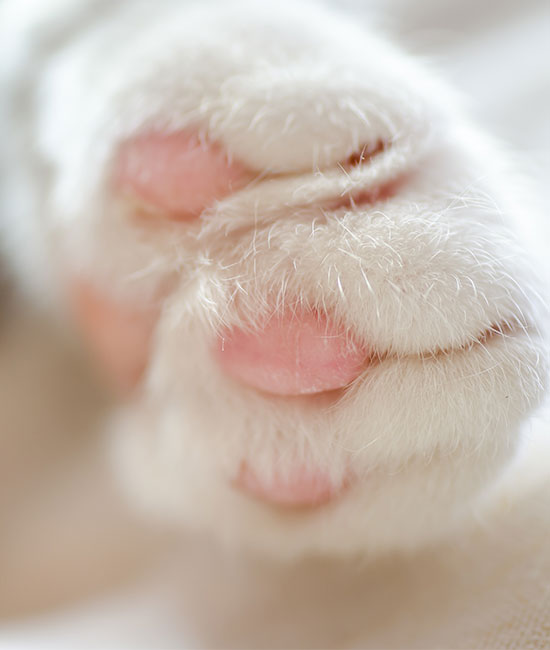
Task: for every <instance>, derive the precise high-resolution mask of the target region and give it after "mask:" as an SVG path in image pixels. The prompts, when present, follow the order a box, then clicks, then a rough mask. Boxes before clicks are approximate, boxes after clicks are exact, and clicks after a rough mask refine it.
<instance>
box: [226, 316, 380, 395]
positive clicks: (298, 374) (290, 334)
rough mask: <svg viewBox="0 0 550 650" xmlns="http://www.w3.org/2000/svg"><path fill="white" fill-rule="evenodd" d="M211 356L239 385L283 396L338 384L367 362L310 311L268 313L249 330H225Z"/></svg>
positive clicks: (336, 330)
mask: <svg viewBox="0 0 550 650" xmlns="http://www.w3.org/2000/svg"><path fill="white" fill-rule="evenodd" d="M214 354H215V357H216V359H217V361H218V362H219V364H220V366H221V367H222V369H223V370H224V371H225V372H226V373H227V374H228V375H230V376H232V377H234V378H235V379H237V380H239V381H241V382H242V383H243V384H246V385H248V386H250V387H252V388H256V389H258V390H261V391H265V392H267V393H272V394H275V395H288V396H291V395H308V394H315V393H322V392H325V391H330V390H335V389H338V388H343V387H344V386H347V385H348V384H350V383H351V382H352V381H353V380H354V379H356V378H357V377H358V376H359V375H360V374H361V372H362V371H363V370H364V368H365V367H366V366H367V364H368V362H369V353H368V351H367V350H366V348H365V346H361V345H359V344H357V342H355V341H353V340H352V339H351V338H350V336H349V335H347V334H346V332H345V330H344V329H343V328H342V327H339V326H338V325H336V324H334V323H332V322H331V321H330V320H329V319H328V318H327V317H326V316H325V315H323V314H319V313H317V312H313V311H304V312H302V313H298V314H295V313H286V314H283V315H274V316H273V317H272V318H269V319H266V320H265V321H264V322H263V323H261V324H260V326H259V327H257V328H255V329H254V330H252V331H249V330H246V329H238V328H233V329H226V330H224V331H223V332H221V334H220V337H219V339H218V340H217V342H216V347H215V350H214Z"/></svg>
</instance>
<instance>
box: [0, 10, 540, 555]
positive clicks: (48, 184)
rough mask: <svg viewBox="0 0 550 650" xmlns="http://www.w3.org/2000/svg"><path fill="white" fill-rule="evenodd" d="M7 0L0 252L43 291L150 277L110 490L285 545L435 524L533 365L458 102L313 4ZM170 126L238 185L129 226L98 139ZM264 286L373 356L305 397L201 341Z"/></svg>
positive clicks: (254, 305) (425, 73)
mask: <svg viewBox="0 0 550 650" xmlns="http://www.w3.org/2000/svg"><path fill="white" fill-rule="evenodd" d="M16 4H17V3H13V5H12V4H11V3H10V2H8V3H6V4H5V5H4V6H3V8H2V10H3V12H4V16H3V18H4V20H0V24H4V25H7V26H8V30H9V39H8V35H6V36H5V38H6V39H7V40H9V43H10V44H11V50H10V52H11V54H10V56H9V57H7V59H8V61H7V62H4V63H3V69H2V75H3V83H4V84H5V85H7V86H8V87H9V90H10V93H9V94H8V96H7V98H6V101H5V102H4V105H3V108H2V111H3V115H4V118H5V121H7V123H9V124H10V130H9V132H8V133H7V143H6V147H5V161H3V165H5V170H6V178H7V179H8V180H7V182H6V183H5V188H3V201H4V206H5V207H4V209H3V212H4V215H3V216H4V219H3V221H4V223H3V225H4V230H5V232H6V241H7V242H8V246H7V251H8V254H9V255H10V257H11V259H12V260H13V262H14V268H16V269H17V270H18V272H19V275H20V276H21V278H22V280H23V281H24V282H26V284H27V286H28V287H30V288H31V291H32V292H33V293H34V294H35V295H41V296H44V295H47V296H48V297H49V298H48V299H50V300H51V299H52V297H54V296H55V297H56V298H57V300H58V303H60V304H62V303H63V290H64V283H65V279H66V277H67V276H69V275H71V274H72V275H74V274H83V275H86V276H87V277H90V278H92V279H93V281H94V282H95V283H96V284H97V285H98V286H99V287H101V288H102V289H104V290H107V291H109V292H110V293H113V294H114V295H115V296H120V297H121V298H126V297H129V298H131V299H138V300H140V301H142V302H147V301H154V300H155V299H156V296H157V295H158V292H159V290H160V288H161V287H165V286H170V287H172V289H171V292H170V295H169V297H168V298H167V299H166V301H165V302H164V304H163V307H162V315H161V318H160V321H159V323H158V325H157V328H156V332H155V337H154V346H153V351H152V356H151V360H150V365H149V368H148V372H147V376H146V377H145V380H144V385H143V388H142V390H141V391H140V392H139V394H138V395H136V397H135V398H134V400H133V401H132V403H131V404H127V405H125V406H124V407H121V408H120V409H119V411H118V412H117V413H116V414H115V415H114V417H113V424H112V439H113V440H114V441H115V445H114V448H115V452H116V457H117V462H118V468H119V470H120V472H121V474H122V476H123V477H124V480H125V482H126V484H127V485H128V487H129V489H130V491H131V492H132V494H133V495H134V496H135V497H136V500H137V501H138V502H139V503H141V504H142V506H144V507H145V508H146V509H147V510H148V511H149V512H151V513H153V514H154V515H160V516H162V517H168V518H169V519H170V520H174V521H178V522H180V521H181V522H182V523H184V524H185V525H186V526H191V527H199V528H206V529H212V530H215V531H216V533H217V534H218V535H220V536H221V538H222V539H224V540H227V541H228V542H229V543H235V542H238V543H242V544H250V545H251V546H253V547H255V548H256V547H259V548H261V549H263V550H267V551H269V552H272V553H274V554H276V555H280V556H286V557H291V556H294V555H297V554H302V553H306V552H322V553H325V552H330V553H350V552H368V553H376V552H382V551H387V550H394V549H397V550H409V549H414V548H416V547H418V546H420V545H422V544H426V543H429V542H432V541H435V540H437V539H439V538H441V537H442V536H445V535H448V534H449V533H450V532H451V531H452V530H454V528H455V527H456V526H457V525H460V524H461V522H463V521H464V518H465V517H466V516H467V515H468V514H469V513H471V512H472V510H473V509H475V506H476V504H477V503H478V501H479V499H480V498H482V497H483V494H484V492H485V490H486V488H487V486H489V485H490V484H491V482H492V481H493V480H494V479H495V478H496V477H497V476H498V474H499V472H500V471H501V469H502V468H503V466H504V465H505V464H506V463H507V462H508V460H509V459H510V458H511V457H512V456H513V455H514V453H515V450H516V447H517V444H518V441H519V439H520V425H521V423H522V421H523V420H524V419H525V418H526V416H527V415H528V414H529V413H530V412H531V410H532V409H533V408H534V407H535V406H536V405H537V404H538V403H539V402H540V400H541V397H542V394H543V391H544V385H545V382H546V374H547V359H546V343H545V341H544V338H543V336H542V334H541V331H540V329H541V328H540V327H539V325H540V323H541V318H542V315H543V313H544V301H543V300H541V298H540V294H541V286H540V285H541V281H540V273H539V272H538V271H537V267H536V262H534V261H533V260H534V259H535V256H534V251H535V250H536V240H535V238H533V237H532V236H531V235H530V226H529V225H528V224H530V223H535V222H536V215H534V214H532V212H531V210H530V209H528V208H526V206H527V203H526V202H525V201H524V200H523V198H522V196H521V192H520V191H519V189H520V186H521V182H520V181H518V180H517V176H516V175H515V174H514V173H513V172H512V171H511V170H510V169H508V165H507V163H506V159H505V156H504V155H503V154H502V152H501V151H500V150H499V149H498V147H497V146H496V145H495V144H494V143H492V142H491V141H490V140H489V138H487V137H486V136H485V135H484V134H482V133H480V132H479V131H477V130H476V129H475V127H473V126H472V125H471V124H470V123H469V122H468V120H467V118H466V117H465V110H464V108H463V107H462V106H461V100H460V98H458V97H457V96H456V94H455V93H453V92H452V91H451V90H450V89H448V88H447V87H446V86H445V85H444V84H443V83H442V82H441V81H439V80H438V79H437V78H436V77H435V76H434V75H432V73H431V72H430V71H429V70H427V69H426V67H425V66H424V67H423V66H421V65H419V64H418V63H417V62H415V61H413V60H412V59H411V58H410V57H408V56H407V55H405V54H403V53H401V52H400V51H398V50H397V49H396V48H394V47H393V46H392V45H391V44H389V43H388V42H387V41H386V40H385V39H384V38H381V37H380V36H378V35H377V33H376V30H375V29H374V28H373V27H372V26H368V25H357V24H355V23H354V22H353V21H352V20H351V19H348V18H347V17H345V16H343V15H339V14H337V13H336V12H334V11H332V10H330V9H327V8H325V7H323V6H321V5H318V4H306V3H304V4H302V3H295V2H293V3H288V4H287V3H277V5H276V6H271V5H270V4H269V5H267V4H266V3H261V4H260V3H252V2H239V3H208V4H205V3H196V4H195V3H181V2H175V1H174V2H172V1H170V0H164V1H163V2H162V3H161V2H159V3H149V2H137V1H133V2H118V3H116V4H115V5H114V6H112V5H111V4H110V3H101V2H87V3H82V2H80V3H72V2H69V1H67V0H64V1H63V2H60V1H58V2H56V3H54V5H55V9H53V8H52V4H51V3H49V5H48V7H47V8H46V7H45V6H40V5H37V6H33V4H32V3H30V4H28V5H27V9H28V13H26V12H22V11H17V10H16V9H15V8H14V7H15V5H16ZM16 18H17V20H16ZM18 21H19V24H18ZM36 34H40V35H41V40H39V41H36ZM2 37H4V34H2ZM22 107H23V108H24V110H23V108H22ZM189 126H193V127H197V126H198V128H200V129H201V130H202V131H203V132H204V133H205V134H207V135H208V137H211V138H213V139H215V140H217V141H219V142H222V143H223V144H224V146H225V147H226V148H227V150H228V151H229V153H230V155H234V156H235V157H237V158H239V159H240V160H242V161H244V163H246V164H247V165H248V166H249V167H250V168H252V169H254V170H256V171H257V172H258V177H257V180H256V181H254V182H253V183H252V184H251V185H250V186H248V187H247V188H245V189H243V190H241V191H239V192H237V193H235V194H234V195H232V196H231V197H229V198H226V199H224V200H222V201H220V202H218V203H217V204H216V205H215V206H213V207H212V208H211V209H209V210H207V211H206V212H205V213H204V214H203V216H202V218H201V219H200V220H199V221H197V222H196V223H195V224H191V225H185V227H182V225H181V224H171V223H168V222H166V223H163V224H162V225H161V226H159V227H156V228H151V227H150V226H148V225H147V226H144V225H143V224H140V223H138V222H136V221H135V219H133V218H132V214H133V209H134V206H132V205H131V204H129V203H128V202H127V201H124V200H123V199H120V198H118V197H115V196H114V195H113V192H112V188H111V185H110V178H111V170H112V161H113V156H114V154H115V152H116V147H117V145H118V143H120V142H122V141H123V140H124V139H126V138H128V137H130V136H132V135H133V134H136V133H141V132H146V131H149V130H151V129H154V130H163V131H173V130H178V129H181V128H186V127H189ZM375 150H376V151H377V153H376V154H375V155H372V156H368V155H367V156H366V157H365V160H364V161H363V163H362V164H359V165H346V161H347V160H349V158H350V156H352V155H354V154H357V153H358V152H359V153H360V152H362V151H364V152H366V153H367V154H368V153H369V152H371V151H375ZM397 180H398V181H399V183H398V186H397V191H396V192H395V195H394V196H392V197H390V198H388V199H387V200H384V201H379V202H375V203H374V204H370V203H367V204H364V203H363V202H362V200H361V198H362V196H364V193H365V192H367V191H368V190H370V189H373V188H376V187H380V186H381V185H383V184H385V183H389V182H393V181H397ZM37 289H38V291H37ZM272 305H275V306H276V307H277V308H278V309H281V310H282V309H283V308H285V309H288V308H291V309H292V308H297V307H298V306H300V307H301V306H308V307H311V308H314V309H323V310H326V311H327V312H330V313H331V314H334V315H335V318H336V319H337V320H338V322H339V323H341V324H343V325H344V326H345V327H346V329H347V330H348V331H350V332H352V333H353V336H354V337H358V338H359V339H360V340H361V341H363V342H364V343H365V344H366V345H368V346H369V348H370V349H372V350H373V352H374V354H375V356H376V357H377V359H378V361H377V363H376V364H375V365H373V366H371V367H370V368H369V369H368V371H367V372H365V373H364V375H362V376H360V377H359V378H358V379H357V380H356V381H355V382H354V384H353V385H352V386H351V387H349V388H348V389H347V390H346V392H345V394H344V395H343V396H342V397H341V398H340V399H339V400H338V401H336V402H334V403H331V404H330V405H328V406H327V405H326V404H324V403H322V402H320V401H315V400H311V399H306V398H293V399H285V398H276V397H270V396H265V395H262V394H259V393H257V392H255V391H253V390H251V389H247V388H245V387H243V386H241V385H239V384H237V383H235V382H232V381H231V380H230V379H228V378H227V377H226V376H224V375H223V374H222V373H221V372H220V370H219V368H218V367H217V366H216V364H215V363H214V362H213V361H212V359H211V355H210V347H211V342H212V340H213V338H214V337H215V336H216V333H217V332H218V331H219V330H220V328H221V327H222V326H227V325H246V326H250V324H252V325H253V324H254V322H256V321H257V320H258V319H259V317H261V316H262V315H263V314H264V313H267V312H268V310H269V309H270V308H271V306H272ZM243 460H244V461H246V462H247V463H249V464H251V465H252V466H254V467H255V468H256V470H257V471H258V472H261V473H262V474H265V475H269V473H272V472H274V471H277V472H278V473H282V474H283V475H284V473H285V472H290V471H291V469H292V467H294V466H295V465H296V463H299V464H302V465H305V466H306V467H316V468H320V469H322V470H323V471H324V472H328V473H329V474H330V476H331V477H332V479H333V481H334V482H335V483H339V482H340V483H341V482H343V481H344V480H345V478H344V477H345V476H347V475H348V474H349V473H351V474H352V475H353V476H354V481H353V485H352V486H351V489H350V490H349V491H348V492H347V493H346V495H345V497H344V498H342V499H341V500H338V501H335V502H334V503H332V504H329V505H327V506H325V507H324V508H322V509H318V510H315V511H311V512H303V513H296V512H290V513H289V512H282V511H279V510H275V509H273V508H270V507H266V506H265V505H263V504H260V503H257V502H255V501H253V500H251V499H250V498H249V497H247V496H245V495H243V494H241V493H239V492H238V491H236V490H235V489H234V488H233V487H232V486H231V481H232V478H233V477H234V476H235V474H236V472H237V471H238V468H239V465H240V464H241V463H242V462H243Z"/></svg>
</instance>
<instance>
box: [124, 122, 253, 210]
mask: <svg viewBox="0 0 550 650" xmlns="http://www.w3.org/2000/svg"><path fill="white" fill-rule="evenodd" d="M253 177H254V174H253V173H252V172H251V171H249V170H248V169H247V168H246V167H245V166H244V165H243V164H242V163H240V162H239V161H237V160H230V158H229V157H228V155H227V152H226V151H225V150H224V149H223V148H222V147H221V146H220V145H219V144H217V143H215V142H209V141H207V140H204V139H202V138H200V137H199V135H197V134H196V133H195V132H194V131H177V132H174V133H158V132H151V133H148V134H145V135H138V136H136V137H134V138H132V139H130V140H127V141H126V142H123V143H122V144H121V145H120V147H119V150H118V153H117V156H116V159H115V166H114V183H115V187H116V189H117V190H118V191H120V192H122V193H124V194H127V195H129V196H131V197H133V198H135V199H137V200H139V201H141V202H143V203H144V204H145V205H146V206H149V207H150V208H151V209H152V210H155V211H158V212H160V213H162V214H164V215H165V216H166V217H168V218H170V219H173V220H176V221H189V220H192V219H195V218H197V217H198V216H199V215H200V214H201V212H203V211H204V210H205V209H206V208H208V207H210V206H211V205H212V204H214V203H215V202H216V201H218V200H220V199H223V198H224V197H225V196H229V195H230V194H232V193H233V192H235V191H236V190H238V189H240V188H242V187H243V186H244V185H246V184H247V183H249V182H250V181H251V180H252V178H253Z"/></svg>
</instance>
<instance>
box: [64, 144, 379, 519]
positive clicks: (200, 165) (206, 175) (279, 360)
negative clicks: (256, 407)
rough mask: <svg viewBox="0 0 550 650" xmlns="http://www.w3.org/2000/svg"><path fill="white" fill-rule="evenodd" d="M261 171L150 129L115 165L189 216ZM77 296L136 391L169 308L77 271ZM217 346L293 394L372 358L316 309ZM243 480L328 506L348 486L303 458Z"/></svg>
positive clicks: (236, 367)
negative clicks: (133, 298)
mask: <svg viewBox="0 0 550 650" xmlns="http://www.w3.org/2000/svg"><path fill="white" fill-rule="evenodd" d="M252 178H253V174H252V172H250V171H249V170H247V169H246V167H245V166H244V165H243V164H241V163H240V162H238V161H230V160H229V158H228V156H227V155H226V153H225V152H224V150H223V149H222V148H221V146H220V145H218V144H216V143H211V142H204V141H201V140H200V139H199V137H198V136H197V135H196V134H195V133H193V132H189V131H181V132H177V133H171V134H163V133H149V134H146V135H140V136H137V137H135V138H133V139H131V140H128V141H126V142H124V143H123V144H122V145H121V146H120V148H119V151H118V154H117V157H116V159H115V166H114V173H113V182H114V191H115V192H117V193H119V194H122V195H126V196H130V197H132V198H133V199H137V201H138V202H140V203H142V204H145V205H146V206H148V207H149V208H150V210H151V212H153V213H157V214H159V215H160V216H164V217H166V218H168V219H172V220H175V221H184V222H188V221H190V220H193V219H196V218H199V217H200V214H201V213H202V212H203V211H204V210H205V209H207V208H208V207H210V206H211V205H212V204H213V203H215V202H216V201H217V200H219V199H221V198H223V197H224V196H228V195H229V194H231V193H232V192H235V191H237V190H238V189H239V188H241V187H243V186H244V185H246V184H247V183H248V182H249V181H250V180H251V179H252ZM159 227H162V225H161V224H160V223H159ZM69 297H70V301H71V304H72V306H73V310H74V314H75V318H76V321H77V323H78V324H79V326H80V328H81V330H82V332H83V334H84V335H85V337H86V339H87V341H88V343H89V345H90V347H91V349H92V351H93V352H94V354H95V356H96V358H97V360H98V361H99V362H100V364H101V365H102V366H103V368H104V369H105V370H106V371H107V375H108V376H109V377H110V379H111V382H112V383H113V384H114V386H115V387H116V388H117V389H118V391H119V392H120V393H121V394H123V395H127V394H129V393H131V392H133V391H134V390H135V389H136V388H137V387H138V386H139V384H140V382H141V379H142V376H143V373H144V372H145V370H146V367H147V364H148V363H149V357H150V347H151V338H152V334H153V332H154V329H155V326H156V323H157V321H158V317H159V313H160V309H159V308H158V307H143V306H141V305H136V304H123V303H122V302H121V301H120V300H115V299H113V298H112V297H110V296H109V295H108V293H107V292H106V291H101V290H98V289H96V288H95V287H94V286H93V285H92V283H91V282H89V281H87V280H86V279H83V278H77V279H74V278H73V280H72V282H71V285H70V288H69ZM212 353H213V355H214V358H215V359H216V360H217V362H218V363H219V365H220V368H221V369H222V371H223V372H225V373H226V374H227V375H228V376H230V377H233V378H234V379H237V380H238V381H240V382H242V383H243V384H245V385H247V386H249V387H251V388H253V389H256V390H259V391H263V392H266V393H271V394H275V395H283V396H296V395H308V394H319V393H324V392H326V391H331V390H335V389H340V388H343V387H345V386H347V385H348V384H349V383H351V382H352V381H353V380H354V379H356V378H357V377H358V376H359V375H360V374H361V372H362V371H363V370H364V369H365V367H366V366H367V365H368V360H369V355H368V353H367V350H366V349H365V347H364V346H361V345H358V344H357V342H354V341H352V340H351V339H350V337H349V336H346V332H345V330H344V329H343V328H341V327H340V326H338V325H337V324H335V323H334V322H332V321H331V320H330V318H329V317H328V316H327V315H326V314H323V313H318V312H314V311H311V310H309V311H306V310H301V311H298V312H297V313H294V312H292V313H291V312H288V313H283V314H280V315H274V316H272V317H271V318H266V319H265V320H264V321H263V322H261V323H260V324H259V327H257V328H256V329H254V331H247V330H245V329H231V330H225V331H223V332H222V333H221V335H220V337H219V338H218V339H217V340H216V341H215V342H214V345H213V350H212ZM235 485H236V486H237V487H238V488H240V489H242V490H243V491H245V492H246V493H248V494H250V495H252V496H254V497H257V498H260V499H262V500H265V501H268V502H270V503H273V504H277V505H286V506H313V505H319V504H321V503H325V502H327V501H329V500H330V499H332V498H333V497H334V496H335V495H336V494H337V493H338V492H339V491H340V488H339V487H336V486H335V485H334V484H333V483H332V482H331V480H330V479H329V478H328V476H326V475H325V474H324V473H323V472H321V471H319V470H316V469H315V468H306V467H303V466H300V467H298V468H296V469H295V470H294V471H293V472H291V473H290V474H289V475H288V476H287V475H285V476H284V477H282V476H279V475H277V473H276V472H275V473H274V474H273V477H272V478H271V479H270V480H269V481H267V480H265V478H264V477H262V476H258V475H257V474H256V473H255V472H254V470H253V469H252V468H251V467H250V466H249V465H248V464H247V463H245V462H244V461H243V463H242V465H241V467H240V469H239V471H238V475H237V478H236V479H235Z"/></svg>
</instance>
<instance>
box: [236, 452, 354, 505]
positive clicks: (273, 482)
mask: <svg viewBox="0 0 550 650" xmlns="http://www.w3.org/2000/svg"><path fill="white" fill-rule="evenodd" d="M234 485H235V487H237V488H238V489H240V490H242V491H243V492H245V493H247V494H249V495H250V496H252V497H254V498H256V499H259V500H260V501H266V502H268V503H271V504H272V505H275V506H285V507H293V508H304V507H306V508H307V507H314V506H320V505H323V504H325V503H328V502H329V501H332V500H333V499H334V498H335V497H337V496H338V495H339V494H340V493H341V492H342V491H343V490H344V489H345V487H346V486H345V485H336V484H335V483H334V482H333V481H332V480H331V478H330V477H329V476H328V474H326V473H324V472H322V471H320V470H314V469H311V468H306V467H302V466H298V467H296V468H294V469H293V470H292V471H291V472H290V473H289V474H288V475H284V476H282V475H280V474H278V473H275V475H274V476H271V477H269V478H267V477H265V476H263V475H262V474H259V473H257V472H256V471H254V470H253V469H252V468H251V467H250V466H249V465H248V463H245V462H243V463H242V465H241V467H240V470H239V473H238V475H237V477H236V479H235V481H234Z"/></svg>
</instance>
